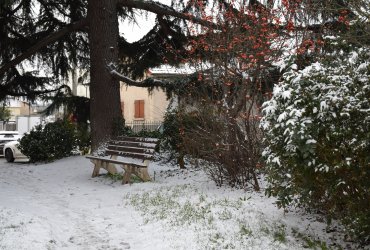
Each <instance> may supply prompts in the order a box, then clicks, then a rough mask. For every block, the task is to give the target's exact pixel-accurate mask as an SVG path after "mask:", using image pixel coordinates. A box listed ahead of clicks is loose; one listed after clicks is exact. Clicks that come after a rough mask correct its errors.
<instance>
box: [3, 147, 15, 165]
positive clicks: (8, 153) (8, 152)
mask: <svg viewBox="0 0 370 250" xmlns="http://www.w3.org/2000/svg"><path fill="white" fill-rule="evenodd" d="M5 159H6V161H7V162H14V155H13V151H12V150H11V149H10V148H7V149H6V150H5Z"/></svg>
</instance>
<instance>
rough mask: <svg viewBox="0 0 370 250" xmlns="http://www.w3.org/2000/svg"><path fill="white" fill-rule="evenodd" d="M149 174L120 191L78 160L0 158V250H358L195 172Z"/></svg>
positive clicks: (157, 168)
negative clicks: (148, 177) (147, 179)
mask: <svg viewBox="0 0 370 250" xmlns="http://www.w3.org/2000/svg"><path fill="white" fill-rule="evenodd" d="M149 170H150V174H151V176H155V180H153V181H152V182H147V183H134V184H132V185H121V184H120V181H114V180H113V179H112V178H108V177H107V176H105V175H102V176H99V177H97V178H91V177H90V176H91V173H92V164H91V163H90V162H89V160H87V159H85V158H84V157H82V156H76V157H70V158H66V159H62V160H59V161H56V162H53V163H49V164H39V165H34V164H28V163H12V164H10V163H5V160H4V159H2V158H1V159H0V249H7V250H13V249H17V250H18V249H40V250H42V249H264V250H268V249H304V248H307V247H308V248H317V249H321V247H324V246H326V247H328V248H329V249H330V248H333V249H336V248H338V244H339V245H341V247H342V248H343V249H356V247H355V246H354V244H353V243H352V244H350V243H348V242H347V243H345V242H342V241H340V240H338V239H339V238H340V237H341V236H340V235H336V234H339V233H338V232H337V231H338V230H331V229H332V228H330V230H331V231H334V232H331V233H327V232H326V231H327V230H328V228H327V227H326V224H325V223H323V222H320V221H322V220H320V219H319V218H317V217H316V218H315V216H310V215H304V214H302V213H299V212H287V213H284V211H283V210H280V209H277V208H276V206H275V204H274V199H272V198H266V197H265V196H264V195H263V192H261V193H255V192H252V191H245V190H244V191H243V190H237V189H231V188H226V187H225V188H218V187H216V186H215V185H214V183H213V182H212V181H210V180H208V178H207V177H206V176H205V174H204V173H203V172H202V171H201V170H198V169H195V168H189V169H188V170H178V169H177V168H175V167H173V166H166V165H160V164H156V163H154V164H152V165H151V166H150V169H149ZM103 171H104V170H103ZM103 171H102V172H103ZM334 244H336V245H334ZM323 249H327V248H323Z"/></svg>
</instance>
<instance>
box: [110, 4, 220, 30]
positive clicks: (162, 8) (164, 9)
mask: <svg viewBox="0 0 370 250" xmlns="http://www.w3.org/2000/svg"><path fill="white" fill-rule="evenodd" d="M117 2H118V6H119V7H128V8H135V9H141V10H146V11H149V12H153V13H155V14H157V15H165V16H173V17H177V18H180V19H184V20H188V21H192V22H194V23H197V24H201V25H203V26H206V27H212V28H217V27H218V25H217V24H215V23H212V22H209V21H207V20H203V19H200V18H197V17H195V16H193V15H191V14H188V13H181V12H179V11H177V10H175V9H174V8H172V7H170V6H167V5H165V4H161V3H159V2H155V1H139V0H118V1H117Z"/></svg>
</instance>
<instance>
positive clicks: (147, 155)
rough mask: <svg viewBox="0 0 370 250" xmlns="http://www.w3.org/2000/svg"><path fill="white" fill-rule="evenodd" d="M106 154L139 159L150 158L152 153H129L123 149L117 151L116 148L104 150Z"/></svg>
mask: <svg viewBox="0 0 370 250" xmlns="http://www.w3.org/2000/svg"><path fill="white" fill-rule="evenodd" d="M105 154H106V155H119V156H126V157H131V158H135V159H141V160H152V159H153V155H150V154H139V153H131V152H123V151H117V150H109V149H107V150H105Z"/></svg>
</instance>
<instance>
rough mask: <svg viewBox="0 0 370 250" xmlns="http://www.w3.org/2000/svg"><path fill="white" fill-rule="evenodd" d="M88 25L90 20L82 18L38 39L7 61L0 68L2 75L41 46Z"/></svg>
mask: <svg viewBox="0 0 370 250" xmlns="http://www.w3.org/2000/svg"><path fill="white" fill-rule="evenodd" d="M87 25H88V22H87V20H86V19H82V20H80V21H78V22H75V23H73V24H70V25H67V26H66V27H64V28H63V29H61V30H59V31H57V32H54V33H52V34H50V35H48V36H46V37H45V38H43V39H41V40H40V41H38V42H37V43H36V44H34V45H33V46H31V47H30V48H29V49H28V50H27V51H26V52H24V53H22V54H21V55H19V56H17V57H16V58H14V59H13V60H11V61H10V62H8V63H6V64H5V65H3V66H2V67H1V68H0V76H1V75H3V74H4V73H5V72H6V71H8V70H9V69H10V68H12V67H14V66H16V65H17V64H19V63H21V62H22V61H24V60H25V59H27V58H29V57H30V56H32V55H33V54H35V53H36V52H37V51H39V50H40V49H41V48H43V47H45V46H47V45H49V44H51V43H53V42H55V41H57V40H58V39H60V38H61V37H63V36H65V35H67V34H69V33H70V32H72V31H76V30H80V29H82V28H83V27H85V26H87Z"/></svg>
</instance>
